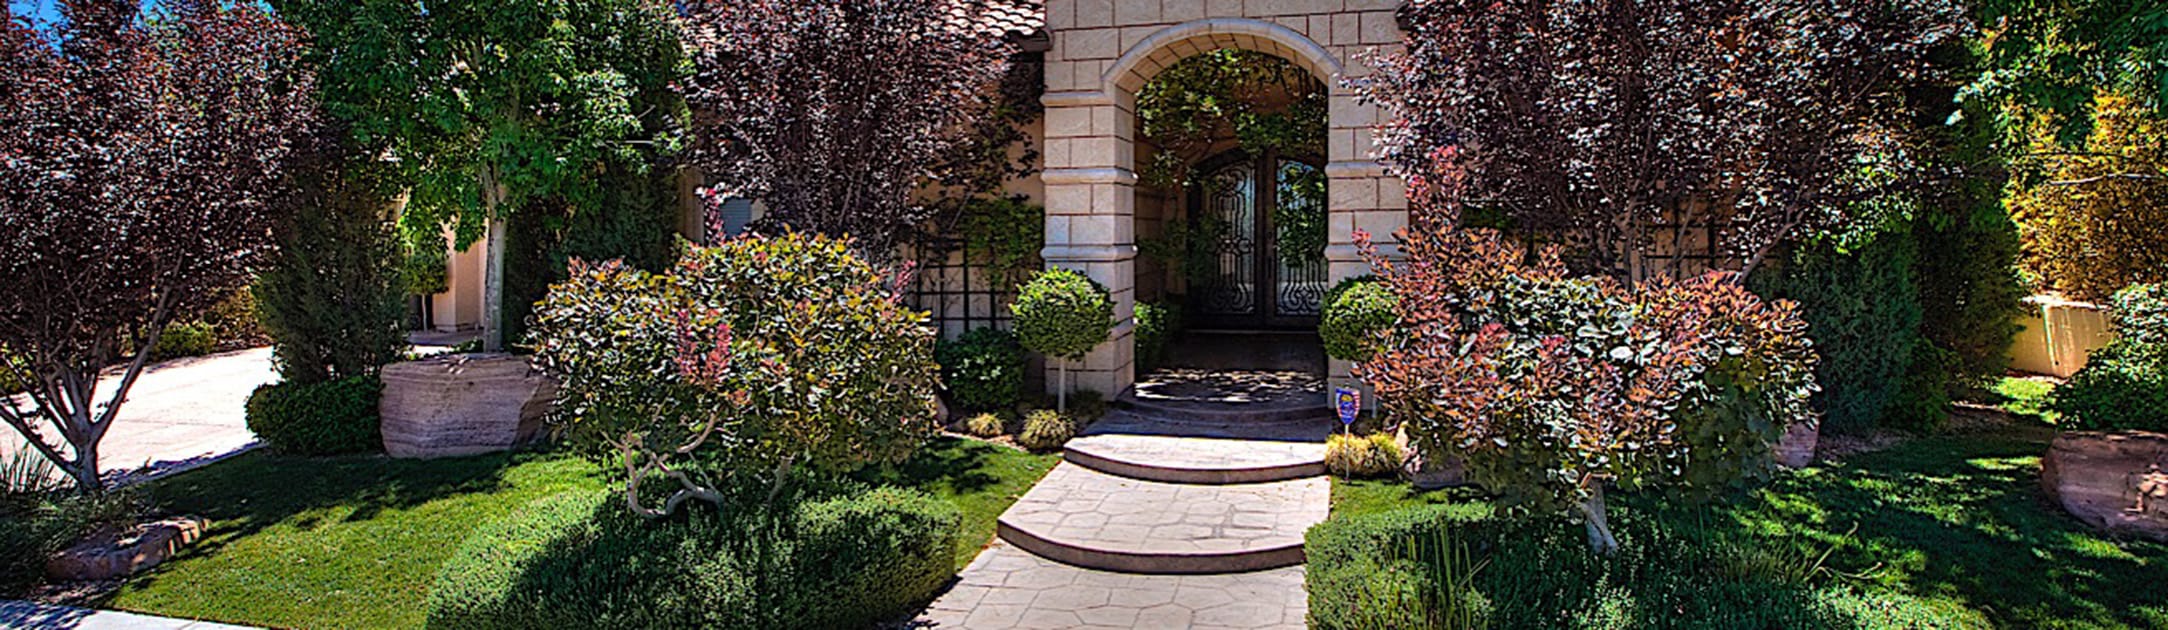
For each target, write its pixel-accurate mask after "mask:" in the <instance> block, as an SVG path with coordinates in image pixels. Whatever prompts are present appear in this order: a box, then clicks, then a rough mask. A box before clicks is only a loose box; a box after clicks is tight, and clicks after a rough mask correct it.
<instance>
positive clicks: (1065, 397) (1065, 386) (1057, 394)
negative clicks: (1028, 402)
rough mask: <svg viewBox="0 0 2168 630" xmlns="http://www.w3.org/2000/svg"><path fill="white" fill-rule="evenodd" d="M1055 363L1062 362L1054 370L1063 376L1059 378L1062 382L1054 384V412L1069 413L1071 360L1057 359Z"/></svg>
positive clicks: (1058, 381)
mask: <svg viewBox="0 0 2168 630" xmlns="http://www.w3.org/2000/svg"><path fill="white" fill-rule="evenodd" d="M1055 361H1059V362H1061V363H1060V364H1059V366H1058V367H1056V368H1054V370H1055V372H1056V373H1057V374H1060V375H1061V376H1060V377H1059V379H1060V380H1057V381H1055V382H1054V411H1055V412H1058V413H1069V360H1068V359H1055Z"/></svg>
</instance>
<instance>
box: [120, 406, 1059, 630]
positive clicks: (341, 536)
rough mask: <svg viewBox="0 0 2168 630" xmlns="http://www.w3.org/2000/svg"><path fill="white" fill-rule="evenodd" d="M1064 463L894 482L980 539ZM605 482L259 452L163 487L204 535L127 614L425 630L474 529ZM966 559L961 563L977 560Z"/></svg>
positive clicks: (1039, 459)
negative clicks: (957, 510)
mask: <svg viewBox="0 0 2168 630" xmlns="http://www.w3.org/2000/svg"><path fill="white" fill-rule="evenodd" d="M1057 459H1058V458H1056V457H1054V456H1039V455H1030V454H1027V453H1023V452H1021V451H1017V450H1014V449H1009V448H1005V447H1000V446H995V445H991V444H987V443H983V442H976V441H969V440H960V439H954V438H942V439H940V440H937V441H936V442H934V443H933V444H932V445H930V446H928V447H927V448H926V449H924V450H923V451H921V452H920V453H919V454H918V456H917V457H916V458H914V459H913V460H912V461H911V462H909V463H907V464H905V465H903V466H900V467H898V469H897V470H895V471H891V472H888V473H886V474H883V475H876V476H869V477H874V478H878V479H880V480H882V481H884V482H889V483H895V484H898V485H905V486H911V487H916V488H920V489H923V490H925V491H927V492H929V493H932V494H935V495H937V496H943V497H947V498H950V499H952V500H955V501H956V503H957V504H958V506H959V507H961V508H962V510H963V512H964V519H965V531H966V534H967V535H968V536H970V540H973V541H979V542H980V543H981V544H983V543H984V542H985V541H989V540H991V539H992V538H993V531H994V518H995V517H997V516H999V515H1000V513H1001V511H1002V510H1004V509H1007V507H1008V505H1009V504H1010V503H1011V502H1014V501H1015V500H1016V497H1017V496H1018V495H1020V494H1022V492H1023V491H1024V489H1026V488H1028V487H1030V485H1031V484H1032V483H1033V482H1035V481H1037V480H1038V478H1039V477H1040V476H1042V475H1044V474H1045V473H1046V471H1047V470H1048V469H1051V468H1052V467H1053V465H1054V463H1055V462H1056V461H1057ZM602 484H603V481H602V479H601V478H600V476H599V475H597V474H596V470H595V467H594V466H593V465H592V464H589V463H588V462H585V461H581V460H579V459H576V458H571V457H568V456H564V455H557V454H546V453H526V454H517V455H492V456H483V457H474V458H463V459H453V460H434V461H410V460H394V459H387V458H383V457H347V458H328V459H327V458H301V457H284V456H278V455H271V454H267V453H260V452H259V453H252V454H249V455H244V456H241V457H238V458H235V459H233V460H231V461H227V462H222V463H219V464H216V465H212V466H209V467H205V468H203V469H201V470H198V471H194V472H190V473H187V474H183V475H180V476H177V477H174V478H172V479H169V480H166V481H163V482H160V483H158V484H155V485H154V486H152V487H151V488H150V491H151V494H152V498H153V500H154V501H156V502H157V503H158V504H159V505H160V506H161V507H162V508H164V509H167V510H170V511H173V512H179V513H190V514H198V515H202V516H206V517H208V518H210V519H211V529H210V531H209V532H208V535H207V536H206V538H205V539H204V540H203V541H202V542H199V543H197V544H196V545H195V546H193V547H190V548H189V549H188V550H187V551H185V552H183V553H182V555H181V556H180V557H178V558H176V559H174V560H173V561H171V562H168V563H166V564H165V565H163V566H160V567H158V568H157V569H155V570H153V571H151V572H150V573H148V574H146V575H144V576H141V577H139V578H137V579H134V580H132V581H130V582H129V583H127V584H126V585H124V586H123V588H122V589H121V590H120V591H119V592H118V593H116V594H114V595H113V596H112V597H111V598H110V600H109V601H106V602H100V604H101V605H103V606H110V607H113V608H119V609H123V610H131V611H138V612H144V613H152V614H159V615H168V616H177V617H187V618H194V619H210V620H215V621H224V622H230V623H242V624H250V625H261V626H274V627H302V628H385V627H417V626H419V625H421V621H422V616H423V615H424V614H425V612H426V611H425V610H424V606H423V602H424V600H425V599H426V598H427V596H428V590H429V585H430V583H431V581H432V580H434V579H435V577H436V571H437V566H438V564H440V563H442V562H443V561H444V560H445V559H446V558H447V557H449V556H451V554H452V553H453V552H454V551H455V550H456V549H458V547H459V543H460V541H461V540H463V539H465V538H466V536H467V534H468V533H469V532H470V531H472V530H473V529H474V527H475V526H477V525H479V524H481V523H483V522H486V521H488V520H490V519H492V518H495V517H497V516H500V515H503V514H506V513H509V512H511V511H512V510H514V509H517V508H519V507H520V506H523V505H526V504H527V503H528V502H530V501H532V500H534V499H536V498H539V497H543V496H548V495H552V494H556V493H558V492H562V491H565V490H572V489H580V488H596V487H600V486H601V485H602ZM978 550H979V547H978V546H977V545H972V546H970V548H968V549H962V550H959V551H958V554H957V555H958V563H959V566H961V564H962V563H964V562H968V561H969V559H970V558H971V556H972V555H975V554H976V553H978Z"/></svg>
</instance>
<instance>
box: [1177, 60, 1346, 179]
mask: <svg viewBox="0 0 2168 630" xmlns="http://www.w3.org/2000/svg"><path fill="white" fill-rule="evenodd" d="M1137 117H1138V118H1139V119H1140V120H1141V131H1142V132H1143V135H1144V138H1145V140H1146V141H1148V142H1150V143H1152V144H1154V145H1157V146H1158V147H1159V153H1158V154H1157V155H1155V156H1154V157H1153V159H1152V161H1151V162H1150V163H1149V164H1146V165H1144V172H1143V173H1142V174H1141V175H1142V176H1143V178H1144V180H1145V181H1146V183H1148V184H1152V185H1155V186H1178V185H1182V184H1186V183H1188V181H1187V180H1188V178H1189V167H1190V165H1192V164H1195V163H1196V162H1197V161H1198V160H1200V159H1203V158H1204V157H1206V155H1207V154H1208V153H1210V152H1211V151H1212V150H1213V149H1214V145H1215V144H1218V143H1220V142H1223V141H1225V140H1228V139H1233V140H1234V141H1236V142H1238V143H1240V145H1241V146H1242V148H1243V149H1244V150H1246V151H1249V152H1251V153H1253V154H1254V153H1264V152H1266V151H1268V150H1269V151H1278V152H1280V153H1283V154H1318V153H1323V152H1324V144H1325V86H1324V84H1323V83H1321V82H1319V81H1318V80H1317V78H1316V77H1313V76H1310V73H1309V72H1308V71H1306V70H1303V69H1302V68H1300V67H1297V66H1295V65H1294V64H1292V63H1288V62H1287V60H1284V59H1281V58H1279V57H1274V56H1272V55H1267V54H1264V53H1257V52H1250V51H1247V50H1233V49H1226V50H1216V51H1212V52H1209V53H1205V54H1202V55H1198V56H1195V57H1191V58H1189V59H1185V60H1182V61H1181V62H1180V63H1177V64H1175V65H1174V66H1173V67H1171V68H1168V69H1167V70H1166V71H1164V72H1161V73H1160V74H1159V76H1158V77H1157V78H1154V79H1152V81H1151V82H1150V83H1147V84H1145V86H1144V89H1143V90H1140V91H1138V93H1137Z"/></svg>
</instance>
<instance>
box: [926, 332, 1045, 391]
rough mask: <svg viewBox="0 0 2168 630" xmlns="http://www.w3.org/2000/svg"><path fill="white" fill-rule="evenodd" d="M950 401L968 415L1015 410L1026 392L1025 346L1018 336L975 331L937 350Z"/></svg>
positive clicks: (943, 343)
mask: <svg viewBox="0 0 2168 630" xmlns="http://www.w3.org/2000/svg"><path fill="white" fill-rule="evenodd" d="M933 361H934V363H937V364H940V366H941V381H942V383H943V384H944V385H946V386H948V395H949V401H950V402H953V403H955V404H956V406H957V407H959V408H962V409H964V410H966V411H993V410H1003V411H1006V410H1012V409H1015V408H1016V402H1017V400H1018V399H1020V398H1022V396H1023V392H1024V346H1023V345H1021V344H1018V343H1017V342H1016V333H1012V332H1009V331H1006V330H1001V329H998V328H974V329H972V330H970V331H968V332H965V333H964V334H962V335H959V336H957V337H956V339H955V340H954V341H941V342H938V343H935V344H934V346H933Z"/></svg>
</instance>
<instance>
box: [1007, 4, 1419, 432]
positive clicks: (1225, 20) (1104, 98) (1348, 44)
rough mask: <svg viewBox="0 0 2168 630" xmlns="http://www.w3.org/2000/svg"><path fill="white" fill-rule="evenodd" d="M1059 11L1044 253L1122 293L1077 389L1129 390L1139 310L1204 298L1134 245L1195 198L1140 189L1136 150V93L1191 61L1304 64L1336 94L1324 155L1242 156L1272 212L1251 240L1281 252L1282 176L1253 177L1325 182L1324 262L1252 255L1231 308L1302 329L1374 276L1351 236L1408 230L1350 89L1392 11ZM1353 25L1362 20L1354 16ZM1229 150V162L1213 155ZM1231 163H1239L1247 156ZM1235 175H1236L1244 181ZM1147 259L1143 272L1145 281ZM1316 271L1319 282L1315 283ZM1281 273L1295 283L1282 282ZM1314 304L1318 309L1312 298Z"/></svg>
mask: <svg viewBox="0 0 2168 630" xmlns="http://www.w3.org/2000/svg"><path fill="white" fill-rule="evenodd" d="M1162 6H1164V5H1162ZM1050 7H1051V8H1050V11H1051V15H1054V16H1056V17H1054V18H1050V22H1051V23H1053V24H1054V26H1053V28H1051V29H1050V30H1051V33H1050V34H1051V36H1052V38H1053V40H1054V42H1053V43H1054V52H1053V53H1051V54H1050V58H1049V61H1048V66H1047V89H1048V91H1047V94H1046V96H1045V97H1044V99H1043V102H1044V103H1045V104H1046V106H1047V115H1046V150H1045V160H1046V169H1045V171H1044V173H1043V175H1042V179H1043V180H1044V182H1045V183H1046V206H1047V230H1046V232H1047V244H1046V248H1045V249H1044V250H1043V252H1042V255H1043V257H1044V258H1045V259H1046V261H1047V263H1048V264H1049V265H1052V266H1059V267H1064V268H1069V269H1075V270H1078V271H1081V272H1083V273H1085V274H1086V275H1088V276H1090V277H1092V278H1093V279H1094V280H1097V281H1098V282H1100V283H1101V284H1102V285H1105V286H1106V287H1107V288H1108V290H1109V292H1110V293H1112V294H1113V296H1114V299H1115V303H1116V307H1115V318H1116V319H1117V321H1118V322H1119V323H1118V324H1117V326H1116V328H1115V331H1114V333H1113V337H1112V339H1111V340H1110V342H1109V343H1107V344H1104V345H1102V346H1101V347H1099V348H1097V349H1095V350H1093V352H1091V353H1090V354H1089V355H1087V356H1086V357H1085V359H1084V360H1083V361H1082V362H1081V363H1082V365H1081V366H1080V369H1076V370H1074V372H1073V373H1072V376H1073V378H1074V379H1075V381H1074V383H1075V384H1076V385H1078V386H1080V387H1082V388H1085V389H1093V390H1099V391H1102V392H1107V393H1110V394H1112V393H1119V392H1121V391H1123V390H1125V389H1126V388H1128V387H1129V385H1130V384H1131V383H1133V382H1134V381H1135V379H1136V376H1137V373H1136V372H1137V365H1136V358H1137V357H1136V348H1135V333H1136V324H1135V321H1134V319H1133V318H1134V315H1135V313H1136V305H1137V304H1138V303H1139V302H1140V301H1148V300H1152V299H1166V297H1167V296H1169V295H1182V296H1184V297H1183V299H1185V300H1189V299H1194V298H1192V297H1190V296H1189V295H1188V291H1186V289H1187V288H1188V287H1186V286H1184V285H1185V284H1187V281H1188V280H1189V278H1186V277H1183V274H1176V277H1173V278H1165V277H1164V276H1162V275H1159V274H1154V273H1152V272H1151V271H1152V270H1151V269H1149V266H1151V265H1153V264H1155V263H1153V262H1151V261H1149V260H1141V259H1140V256H1139V250H1138V244H1139V240H1140V239H1142V238H1146V237H1149V236H1151V234H1150V232H1151V231H1152V230H1153V229H1154V228H1153V223H1154V222H1155V221H1164V220H1165V217H1167V216H1169V215H1170V214H1171V213H1170V212H1169V210H1170V209H1172V208H1174V207H1180V208H1183V211H1186V209H1187V208H1186V206H1188V204H1189V203H1190V201H1191V197H1190V195H1191V191H1189V190H1186V189H1182V188H1176V189H1173V190H1164V189H1160V190H1155V189H1154V187H1153V186H1151V185H1150V183H1148V182H1144V183H1143V185H1140V178H1139V172H1140V170H1141V169H1140V161H1139V155H1140V153H1142V154H1148V153H1149V149H1146V150H1143V151H1140V147H1139V144H1140V138H1139V136H1140V134H1139V123H1138V119H1137V95H1138V92H1139V91H1140V90H1142V89H1143V88H1144V86H1145V85H1146V84H1147V83H1148V82H1150V81H1152V80H1153V79H1154V78H1155V77H1157V76H1158V75H1160V74H1161V73H1163V72H1165V71H1166V70H1167V69H1168V68H1170V67H1172V66H1174V65H1175V64H1177V63H1179V62H1181V61H1183V60H1185V59H1188V58H1191V57H1196V56H1199V55H1203V54H1206V53H1209V52H1212V51H1220V50H1230V49H1232V50H1244V51H1252V52H1256V53H1261V54H1265V55H1270V56H1273V57H1277V58H1279V59H1283V60H1286V61H1287V62H1289V63H1291V64H1293V65H1294V66H1295V67H1297V68H1299V69H1301V71H1302V72H1305V73H1307V74H1308V75H1309V76H1310V77H1311V78H1312V79H1314V80H1315V81H1316V82H1317V83H1318V84H1319V85H1320V86H1322V89H1324V90H1325V91H1326V98H1327V103H1328V107H1327V112H1328V120H1327V124H1326V125H1325V129H1324V131H1323V135H1324V138H1323V141H1322V143H1321V145H1322V149H1323V150H1322V151H1319V152H1318V154H1316V155H1280V156H1264V155H1258V154H1255V153H1252V154H1249V155H1247V156H1246V157H1248V158H1250V159H1253V160H1256V161H1255V162H1252V163H1250V164H1251V165H1250V166H1249V167H1248V168H1249V172H1250V175H1251V178H1250V181H1251V182H1252V183H1251V188H1252V190H1251V193H1252V196H1251V197H1250V201H1249V203H1252V204H1258V203H1267V204H1272V205H1273V206H1274V207H1272V208H1267V209H1265V211H1264V212H1260V213H1257V215H1256V218H1257V219H1259V220H1260V221H1259V223H1258V224H1257V225H1256V226H1255V228H1254V230H1253V233H1254V235H1253V236H1252V237H1251V240H1252V241H1256V242H1258V243H1260V244H1267V245H1273V246H1277V245H1280V244H1281V243H1280V241H1282V240H1284V239H1280V238H1279V236H1278V230H1277V229H1276V227H1275V226H1274V224H1273V223H1272V220H1273V217H1274V215H1275V214H1276V212H1275V211H1276V210H1278V209H1279V208H1278V207H1277V206H1278V205H1279V204H1277V203H1274V202H1276V201H1278V200H1277V199H1260V198H1268V197H1272V196H1273V195H1274V194H1275V193H1278V192H1279V188H1280V185H1279V183H1278V182H1277V181H1269V182H1263V183H1260V178H1259V177H1257V176H1258V175H1261V174H1276V171H1278V170H1279V169H1280V168H1281V165H1282V164H1283V163H1290V161H1291V163H1292V164H1299V165H1301V168H1300V169H1298V170H1302V169H1308V170H1307V171H1305V173H1306V176H1308V175H1307V173H1310V172H1314V173H1315V174H1316V175H1317V176H1321V178H1322V191H1321V192H1320V193H1319V194H1318V195H1317V198H1319V199H1320V201H1319V202H1318V203H1319V204H1321V206H1322V208H1321V209H1322V210H1323V212H1322V213H1321V215H1318V216H1319V218H1320V219H1321V221H1319V222H1320V223H1322V225H1321V227H1322V228H1323V238H1322V239H1320V240H1321V241H1322V242H1321V246H1320V247H1319V248H1318V249H1321V250H1322V252H1321V253H1322V260H1321V261H1318V262H1316V263H1314V266H1310V265H1308V264H1306V265H1304V266H1301V267H1300V268H1297V269H1292V270H1280V269H1275V268H1270V267H1266V266H1264V265H1266V264H1269V263H1265V262H1261V261H1265V260H1270V259H1269V258H1264V257H1267V256H1276V254H1274V253H1272V252H1267V251H1263V250H1262V249H1259V250H1257V251H1256V252H1254V256H1255V257H1254V258H1251V259H1249V260H1250V264H1248V265H1242V264H1240V263H1235V264H1233V265H1232V267H1233V268H1234V269H1235V270H1238V271H1239V270H1243V269H1246V270H1248V273H1249V274H1250V276H1249V277H1248V278H1247V279H1241V278H1237V279H1236V281H1234V282H1232V283H1230V284H1232V285H1239V286H1244V287H1246V290H1247V291H1248V292H1249V293H1250V294H1251V296H1252V299H1253V303H1254V304H1255V305H1256V307H1257V308H1255V309H1250V310H1245V311H1241V312H1240V313H1233V312H1230V313H1228V315H1230V316H1240V317H1247V318H1250V319H1249V322H1248V323H1247V324H1246V325H1244V326H1242V327H1243V328H1249V329H1263V330H1269V329H1272V328H1281V329H1300V328H1302V327H1303V326H1304V324H1305V323H1308V324H1313V325H1314V321H1315V320H1314V317H1315V316H1316V315H1315V314H1314V311H1315V309H1316V308H1318V307H1320V306H1321V304H1318V303H1319V302H1321V301H1322V295H1323V292H1324V290H1325V289H1326V288H1329V286H1330V283H1331V282H1332V281H1334V280H1337V279H1339V278H1343V277H1349V276H1354V275H1359V274H1361V273H1363V272H1364V271H1365V270H1366V269H1367V266H1366V265H1365V264H1363V262H1362V261H1361V260H1360V258H1359V256H1357V254H1356V247H1355V244H1354V240H1353V234H1354V233H1355V231H1356V230H1364V231H1367V232H1369V233H1371V234H1374V235H1378V236H1380V237H1386V236H1387V235H1390V234H1392V233H1393V232H1395V231H1396V230H1398V229H1399V227H1400V226H1402V225H1405V223H1406V218H1405V216H1406V212H1405V207H1406V203H1405V201H1404V194H1403V193H1402V192H1401V188H1400V186H1399V184H1398V181H1397V180H1396V179H1394V178H1392V177H1390V176H1389V175H1387V174H1386V172H1385V171H1384V169H1383V168H1382V167H1381V166H1380V165H1378V164H1377V163H1376V162H1375V161H1374V160H1372V159H1371V158H1370V155H1369V152H1370V144H1371V140H1370V139H1371V137H1372V131H1371V129H1372V127H1373V126H1374V125H1375V124H1376V122H1377V114H1376V112H1375V108H1374V107H1372V106H1369V105H1366V104H1363V103H1360V102H1359V100H1358V99H1357V98H1356V96H1355V94H1354V90H1353V88H1352V87H1351V86H1350V85H1349V84H1348V83H1347V80H1348V79H1350V78H1351V77H1349V76H1348V74H1347V68H1349V67H1351V64H1353V61H1352V60H1353V59H1354V58H1355V57H1356V55H1358V54H1359V51H1362V50H1367V49H1370V48H1373V47H1376V46H1377V45H1380V44H1386V45H1389V43H1390V42H1391V41H1396V40H1397V31H1394V30H1392V26H1391V24H1392V23H1391V21H1390V15H1391V14H1390V11H1375V12H1373V11H1355V10H1352V9H1350V10H1346V11H1339V10H1335V13H1339V14H1342V15H1317V16H1306V15H1305V16H1300V17H1301V19H1295V18H1293V17H1289V16H1285V15H1277V16H1259V17H1267V19H1253V18H1248V17H1240V18H1238V17H1212V18H1207V19H1196V20H1191V21H1187V22H1153V21H1152V20H1158V19H1161V18H1164V17H1169V16H1167V15H1166V14H1164V13H1159V12H1147V13H1144V14H1140V15H1139V16H1137V21H1136V22H1135V23H1125V22H1124V20H1125V19H1127V18H1125V17H1123V16H1122V15H1116V16H1113V17H1112V23H1111V24H1087V23H1084V21H1083V20H1084V15H1083V13H1082V11H1083V8H1082V5H1077V6H1076V7H1075V8H1074V10H1075V11H1077V12H1078V13H1077V19H1078V22H1077V23H1074V24H1063V23H1062V20H1061V18H1060V17H1059V16H1061V15H1062V14H1063V13H1064V12H1065V11H1064V10H1063V9H1062V7H1061V6H1059V5H1050ZM1373 13H1375V14H1376V15H1372V14H1373ZM1336 19H1337V20H1340V22H1339V23H1340V24H1345V25H1356V26H1362V25H1377V26H1378V27H1379V28H1363V29H1360V30H1358V32H1356V33H1352V35H1356V37H1343V36H1340V35H1336V34H1335V33H1334V30H1335V29H1334V26H1333V25H1334V24H1335V21H1336ZM1350 19H1352V20H1353V21H1346V20H1350ZM1343 30H1344V29H1343ZM1145 33H1149V34H1148V35H1145ZM1140 35H1141V36H1140ZM1320 41H1329V42H1331V45H1330V46H1328V45H1325V44H1321V43H1320ZM1358 74H1367V71H1361V72H1358ZM1229 148H1230V149H1231V148H1233V147H1229ZM1219 155H1233V154H1232V153H1226V152H1216V153H1215V154H1214V156H1215V157H1218V156H1219ZM1227 159H1229V160H1231V161H1230V162H1229V163H1234V162H1238V161H1239V158H1227ZM1237 170H1239V169H1237ZM1232 176H1235V177H1237V178H1239V177H1240V174H1239V173H1235V174H1234V175H1232ZM1234 203H1237V204H1238V205H1239V204H1240V203H1242V202H1240V201H1236V202H1234ZM1155 205H1156V206H1158V207H1154V206H1155ZM1155 214H1156V215H1158V216H1156V217H1155V216H1153V215H1155ZM1387 249H1388V250H1389V249H1390V247H1389V246H1388V247H1387ZM1140 265H1143V266H1146V267H1147V269H1144V270H1142V271H1143V273H1140V269H1139V266H1140ZM1319 273H1321V274H1322V275H1323V279H1322V281H1319V280H1316V279H1315V278H1314V276H1315V275H1316V274H1319ZM1281 278H1287V279H1292V280H1297V281H1296V282H1293V283H1291V284H1286V285H1285V286H1283V284H1282V283H1281V282H1280V279H1281ZM1283 290H1285V292H1286V294H1287V296H1288V297H1289V298H1290V299H1289V300H1287V302H1288V303H1287V304H1285V305H1284V307H1283V305H1282V304H1281V300H1280V296H1279V293H1280V292H1281V291H1283ZM1312 296H1314V299H1312ZM1268 298H1269V299H1268ZM1306 301H1307V302H1309V304H1307V305H1306V304H1304V302H1306ZM1306 318H1308V321H1307V322H1305V321H1304V320H1305V319H1306ZM1230 323H1232V322H1230ZM1336 371H1344V370H1336Z"/></svg>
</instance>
